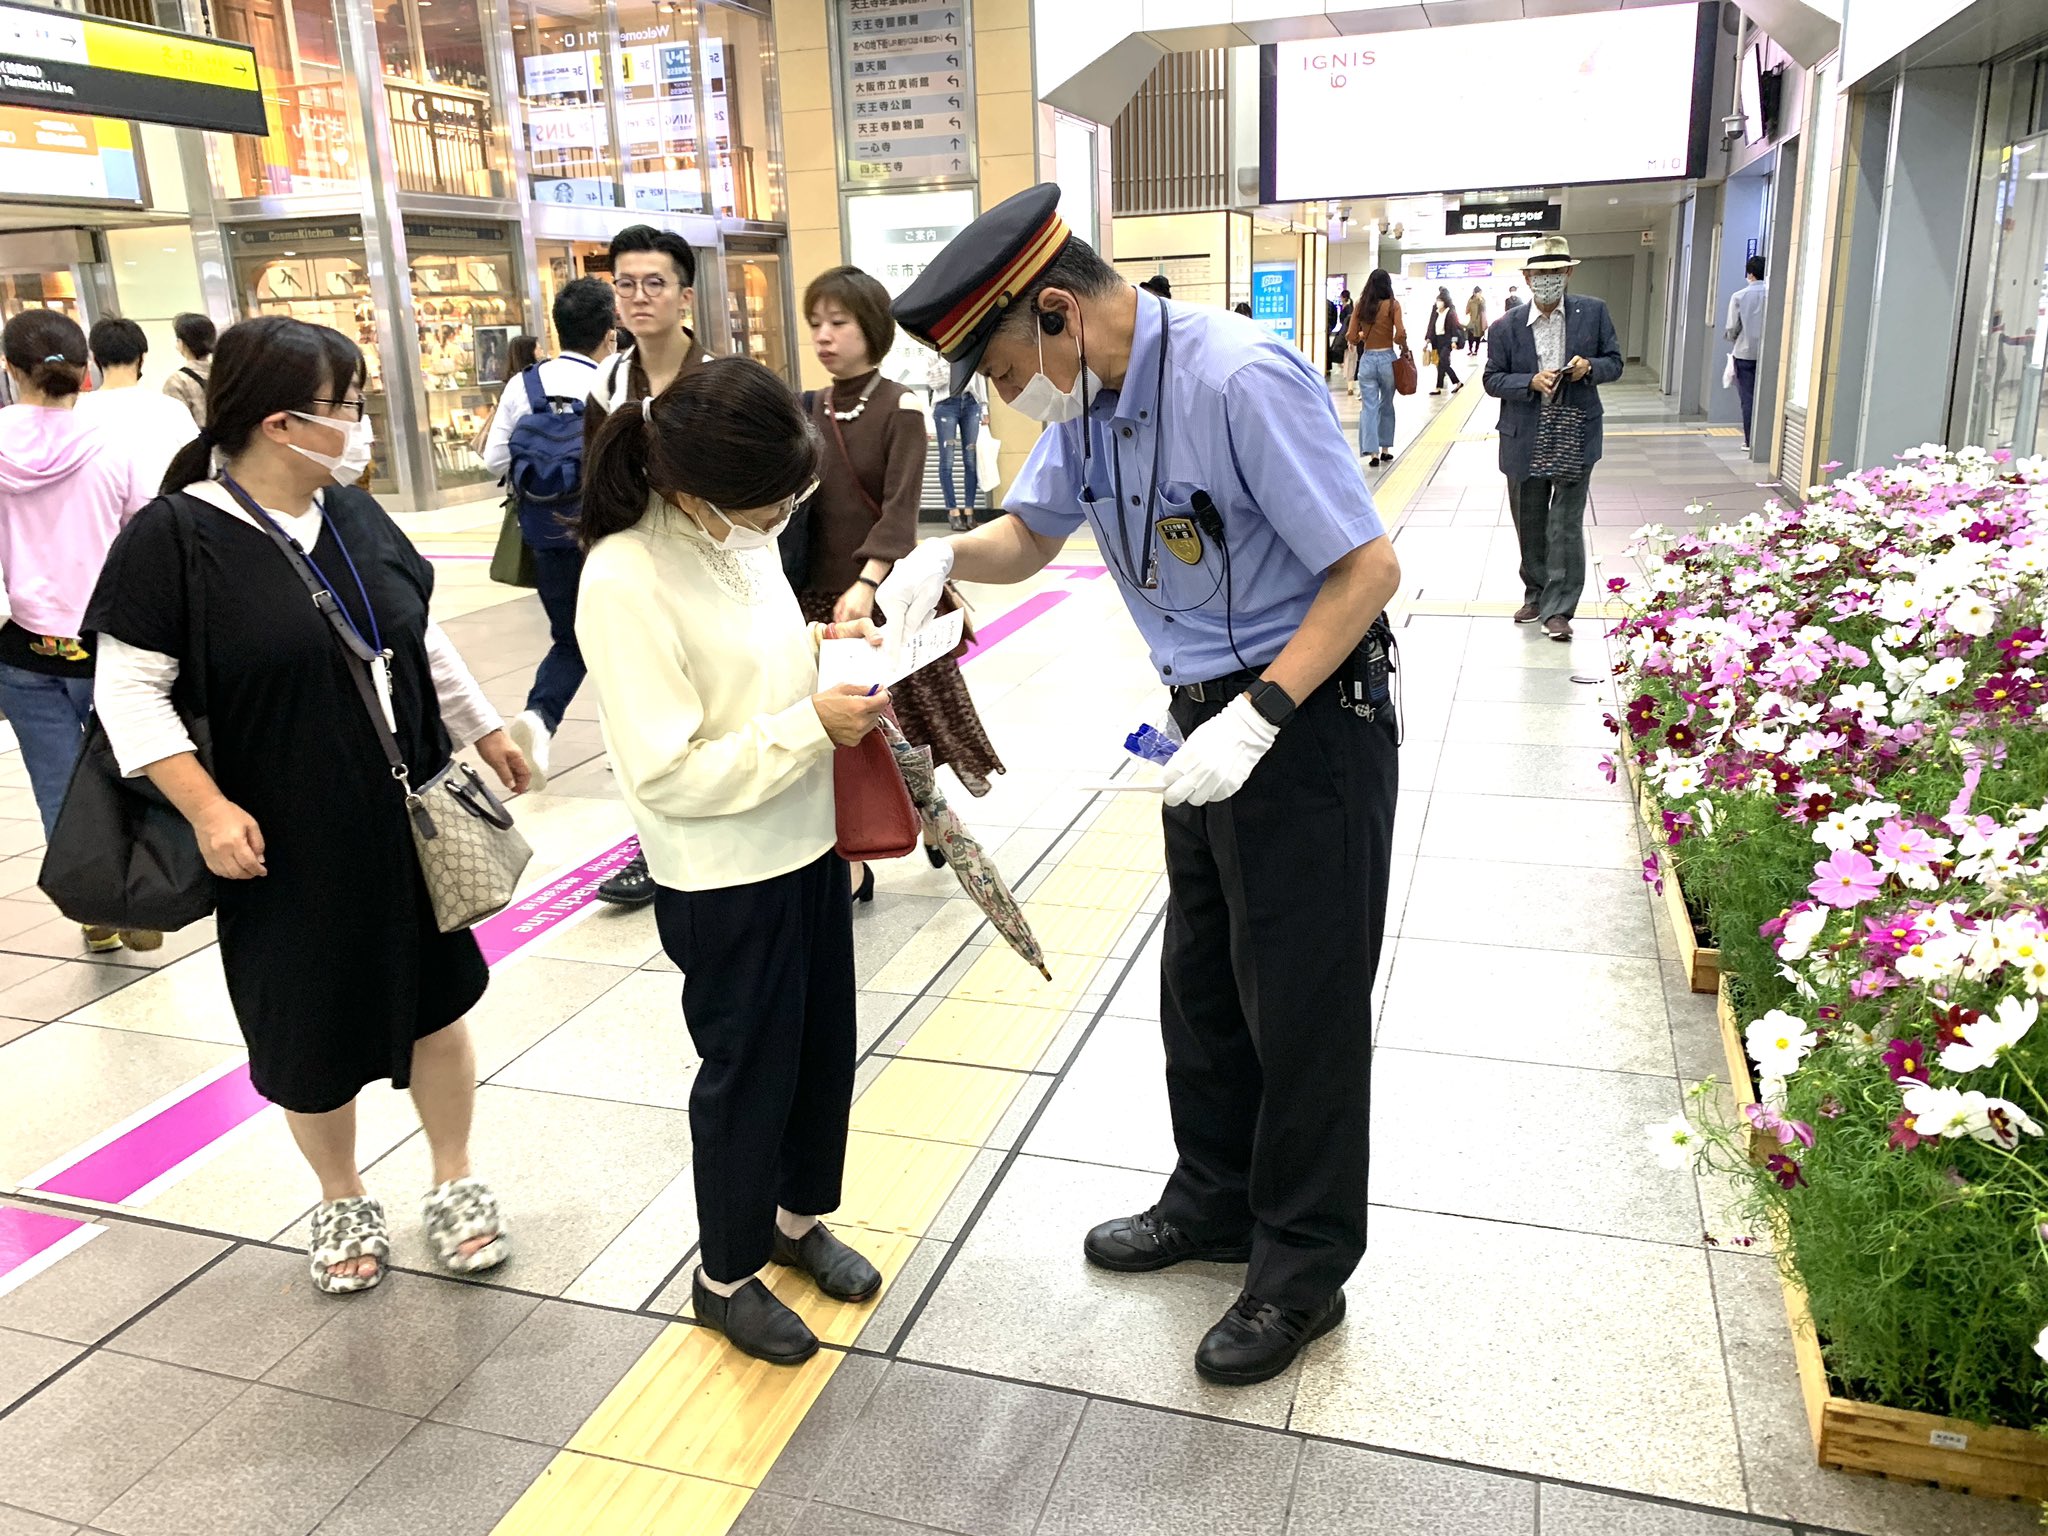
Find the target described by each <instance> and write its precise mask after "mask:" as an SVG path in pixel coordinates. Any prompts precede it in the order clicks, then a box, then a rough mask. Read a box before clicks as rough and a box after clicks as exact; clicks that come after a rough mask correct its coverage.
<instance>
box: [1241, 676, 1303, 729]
mask: <svg viewBox="0 0 2048 1536" xmlns="http://www.w3.org/2000/svg"><path fill="white" fill-rule="evenodd" d="M1244 696H1245V697H1246V698H1248V699H1250V700H1251V701H1252V708H1253V709H1256V710H1257V711H1258V712H1259V718H1260V719H1262V720H1264V721H1265V722H1266V724H1268V725H1270V726H1272V727H1273V729H1274V730H1276V731H1277V730H1278V729H1280V727H1281V726H1283V725H1285V724H1286V723H1287V722H1288V721H1290V720H1292V719H1293V718H1294V700H1292V699H1291V698H1289V697H1288V696H1287V690H1286V689H1285V688H1282V687H1281V686H1280V685H1279V684H1278V683H1276V682H1273V681H1271V680H1270V679H1267V678H1263V677H1262V678H1260V679H1259V680H1258V681H1257V682H1256V683H1253V684H1252V685H1251V687H1249V688H1247V689H1246V690H1245V691H1244Z"/></svg>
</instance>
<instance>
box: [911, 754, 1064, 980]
mask: <svg viewBox="0 0 2048 1536" xmlns="http://www.w3.org/2000/svg"><path fill="white" fill-rule="evenodd" d="M881 730H882V734H883V735H884V736H885V737H887V738H888V742H889V750H890V751H892V752H894V753H895V754H896V767H897V770H898V771H899V772H900V773H902V775H903V782H904V785H905V786H906V787H907V788H908V789H909V790H910V799H911V803H912V804H914V805H915V806H916V807H917V814H918V815H919V816H920V817H921V818H923V821H924V827H925V831H926V832H927V833H929V834H930V835H931V838H932V841H933V842H935V843H937V844H938V846H939V851H940V852H941V853H943V854H945V856H946V862H947V863H948V864H950V865H952V866H953V873H954V875H955V876H957V877H958V879H959V881H960V884H961V887H962V888H963V889H964V890H965V891H966V892H967V894H968V895H969V896H971V897H973V898H974V904H975V905H976V906H978V907H980V908H981V910H982V911H983V912H984V913H985V914H986V915H987V917H988V920H989V922H990V923H992V924H993V925H994V926H995V930H996V932H998V933H1000V934H1001V935H1002V936H1003V937H1004V938H1005V939H1007V940H1008V941H1009V945H1010V948H1012V949H1014V950H1015V951H1017V953H1018V955H1019V956H1020V957H1021V958H1022V959H1023V961H1024V963H1025V964H1026V965H1031V966H1035V967H1037V970H1038V974H1039V975H1041V976H1043V977H1044V978H1045V979H1046V980H1047V981H1051V980H1052V972H1051V971H1049V970H1047V969H1046V968H1045V951H1044V950H1043V949H1041V948H1040V947H1039V944H1038V939H1037V937H1036V936H1035V935H1034V934H1033V933H1032V932H1031V924H1030V922H1029V921H1028V920H1027V919H1026V918H1025V916H1024V910H1023V908H1021V907H1020V906H1018V905H1017V898H1016V897H1015V896H1013V895H1011V894H1010V887H1009V885H1008V884H1007V883H1006V882H1005V881H1004V879H1003V875H1002V871H1001V870H999V869H997V868H996V861H995V860H994V859H992V858H990V857H989V855H988V851H987V850H986V849H984V848H983V847H982V846H981V844H980V843H979V842H977V841H976V840H975V837H974V834H973V833H971V832H969V831H968V830H967V828H966V827H965V826H964V825H962V823H961V821H960V818H959V816H958V815H956V814H955V813H954V811H953V808H952V807H951V806H949V805H947V804H946V796H945V793H944V791H942V790H941V789H940V788H939V776H938V772H937V770H935V769H934V768H933V767H932V752H931V748H930V747H913V746H912V745H911V744H910V743H909V742H907V741H905V740H904V739H903V732H902V731H900V730H898V729H897V728H896V722H895V721H894V720H891V719H890V718H889V717H888V716H887V715H884V716H883V717H882V724H881Z"/></svg>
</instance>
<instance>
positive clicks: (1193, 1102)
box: [1159, 672, 1399, 1308]
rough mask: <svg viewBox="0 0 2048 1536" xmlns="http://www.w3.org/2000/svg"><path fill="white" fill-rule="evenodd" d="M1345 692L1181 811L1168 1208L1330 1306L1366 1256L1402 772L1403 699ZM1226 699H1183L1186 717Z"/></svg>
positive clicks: (1168, 987) (1272, 1283) (1170, 853)
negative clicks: (1218, 789) (1354, 706)
mask: <svg viewBox="0 0 2048 1536" xmlns="http://www.w3.org/2000/svg"><path fill="white" fill-rule="evenodd" d="M1339 675H1340V677H1341V676H1342V675H1343V674H1342V673H1341V672H1340V674H1339ZM1344 686H1346V687H1348V684H1346V685H1344ZM1339 688H1340V684H1339V682H1338V681H1337V680H1335V679H1333V680H1331V681H1329V682H1326V683H1324V684H1323V685H1322V686H1321V687H1319V688H1318V689H1317V690H1316V691H1315V693H1314V694H1313V695H1312V696H1311V697H1310V698H1309V699H1308V701H1307V702H1306V703H1304V704H1303V705H1302V706H1301V708H1300V709H1299V710H1298V711H1297V712H1296V714H1295V716H1294V718H1293V719H1292V720H1290V721H1289V722H1288V723H1287V725H1286V726H1285V727H1283V728H1282V729H1281V731H1280V735H1279V737H1278V739H1277V740H1276V741H1275V742H1274V744H1273V746H1272V748H1271V749H1270V750H1269V751H1268V752H1267V754H1266V756H1265V757H1264V758H1263V759H1262V760H1261V761H1260V763H1259V765H1258V767H1257V768H1255V769H1254V770H1253V771H1252V775H1251V777H1250V778H1249V779H1248V780H1246V782H1245V785H1244V787H1243V788H1242V789H1240V790H1239V791H1238V792H1237V793H1236V794H1235V795H1232V796H1231V797H1230V798H1229V799H1227V800H1220V801H1216V802H1214V803H1213V804H1210V805H1205V806H1177V807H1169V808H1168V809H1167V811H1166V873H1167V880H1168V883H1169V886H1170V894H1169V897H1168V902H1167V909H1166V934H1165V951H1164V960H1163V964H1162V966H1161V988H1160V1009H1159V1018H1160V1024H1161V1028H1162V1032H1163V1034H1164V1036H1165V1042H1166V1091H1167V1098H1168V1100H1169V1102H1170V1105H1171V1107H1172V1112H1173V1138H1174V1145H1175V1148H1176V1149H1177V1151H1178V1152H1179V1163H1178V1166H1177V1167H1176V1168H1175V1169H1174V1172H1173V1175H1172V1177H1171V1178H1170V1179H1169V1180H1168V1182H1167V1186H1166V1193H1165V1194H1164V1195H1163V1196H1161V1199H1160V1209H1161V1214H1162V1215H1163V1216H1165V1217H1166V1219H1168V1220H1169V1221H1172V1222H1173V1223H1174V1224H1175V1225H1176V1226H1178V1227H1180V1228H1182V1229H1183V1230H1184V1231H1186V1232H1188V1233H1190V1234H1191V1235H1194V1236H1196V1237H1199V1238H1201V1239H1204V1240H1213V1241H1214V1242H1216V1243H1219V1244H1222V1243H1237V1242H1242V1241H1244V1240H1245V1238H1246V1236H1247V1235H1249V1236H1250V1238H1251V1242H1252V1259H1251V1267H1250V1270H1249V1272H1248V1274H1247V1276H1246V1281H1245V1289H1246V1290H1247V1291H1249V1292H1250V1293H1251V1294H1252V1295H1254V1296H1257V1297H1258V1298H1259V1299H1260V1300H1262V1301H1268V1302H1272V1303H1274V1304H1276V1305H1278V1306H1283V1307H1296V1308H1309V1307H1314V1306H1317V1305H1319V1304H1320V1303H1321V1302H1322V1301H1323V1300H1324V1299H1325V1298H1327V1297H1328V1296H1329V1295H1330V1294H1331V1293H1332V1292H1333V1291H1335V1290H1337V1289H1338V1288H1339V1287H1340V1286H1342V1285H1343V1283H1344V1282H1345V1280H1346V1279H1348V1278H1349V1277H1350V1275H1351V1272H1352V1271H1353V1270H1354V1269H1355V1268H1357V1266H1358V1261H1359V1259H1360V1258H1361V1257H1362V1256H1363V1255H1364V1253H1365V1223H1366V1154H1367V1149H1368V1129H1369V1116H1370V1107H1371V1082H1372V989H1373V977H1374V975H1375V974H1376V972H1377V971H1378V968H1379V958H1380V941H1381V937H1382V935H1383V933H1384V932H1385V929H1386V917H1387V884H1388V875H1389V868H1390V865H1391V862H1392V855H1393V839H1394V795H1395V790H1396V788H1397V786H1398V783H1399V769H1398V758H1397V752H1396V740H1397V728H1396V725H1395V721H1394V710H1393V709H1392V708H1391V707H1390V706H1386V705H1383V706H1381V708H1380V710H1379V712H1378V718H1377V719H1375V720H1370V721H1368V720H1364V719H1361V718H1360V717H1359V716H1358V715H1356V714H1354V713H1353V712H1352V711H1351V710H1350V709H1348V708H1346V707H1345V705H1344V704H1343V703H1341V702H1340V701H1339ZM1224 703H1225V701H1224V700H1223V699H1221V698H1218V699H1213V700H1211V701H1209V702H1207V703H1203V704H1195V703H1194V702H1192V701H1191V700H1188V699H1186V698H1185V697H1177V698H1176V701H1175V704H1174V720H1175V723H1176V724H1178V725H1179V726H1180V728H1181V730H1182V732H1183V734H1185V733H1187V732H1189V731H1192V730H1193V729H1194V727H1195V726H1196V725H1198V724H1200V723H1201V722H1202V721H1204V720H1206V719H1208V718H1209V717H1210V716H1212V715H1214V714H1215V713H1216V712H1217V711H1218V710H1219V709H1221V708H1223V707H1224Z"/></svg>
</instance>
